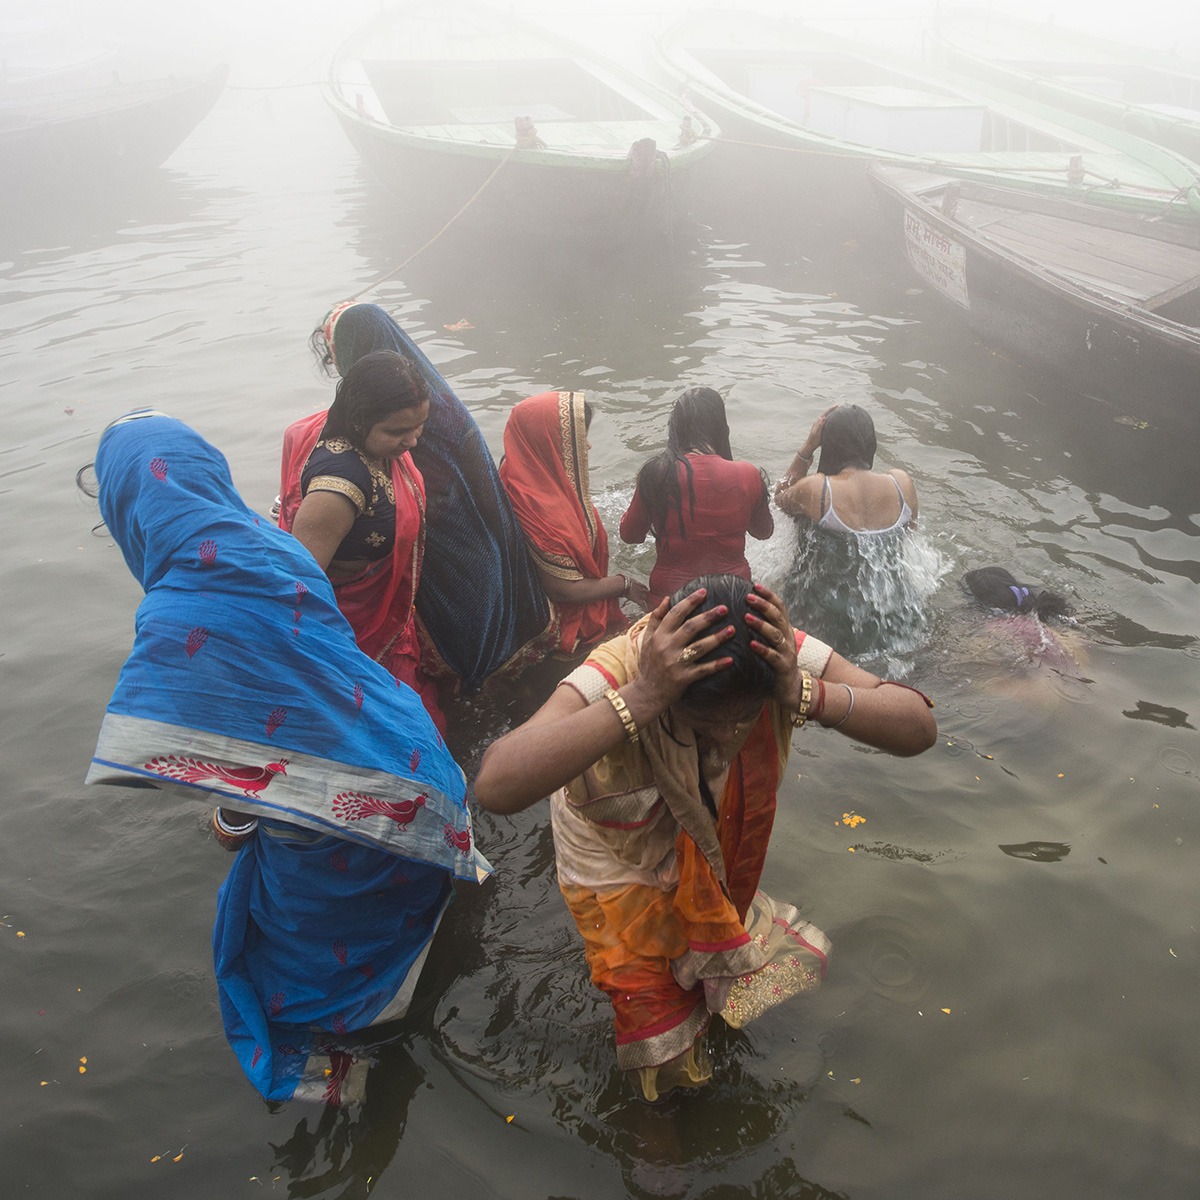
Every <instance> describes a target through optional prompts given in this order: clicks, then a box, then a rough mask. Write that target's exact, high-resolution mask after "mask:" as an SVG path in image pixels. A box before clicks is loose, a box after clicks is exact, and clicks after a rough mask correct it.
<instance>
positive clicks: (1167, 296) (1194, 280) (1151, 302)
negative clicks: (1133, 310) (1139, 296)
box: [1142, 275, 1200, 312]
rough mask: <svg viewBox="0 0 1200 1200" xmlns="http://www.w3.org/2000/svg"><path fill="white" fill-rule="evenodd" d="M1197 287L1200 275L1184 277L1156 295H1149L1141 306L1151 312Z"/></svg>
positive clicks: (1199, 285) (1199, 286)
mask: <svg viewBox="0 0 1200 1200" xmlns="http://www.w3.org/2000/svg"><path fill="white" fill-rule="evenodd" d="M1197 288H1200V275H1193V276H1192V277H1191V279H1185V280H1184V281H1183V282H1182V283H1177V284H1176V285H1175V286H1174V287H1172V288H1167V289H1166V290H1165V291H1162V292H1159V294H1158V295H1157V296H1151V297H1150V298H1149V299H1148V300H1147V301H1146V302H1145V303H1144V304H1143V305H1142V307H1143V308H1148V309H1150V310H1151V311H1152V312H1153V311H1154V310H1155V309H1159V308H1162V307H1163V305H1164V304H1170V303H1171V301H1172V300H1178V299H1179V298H1180V297H1181V296H1186V295H1187V294H1188V293H1189V292H1194V291H1196V290H1197Z"/></svg>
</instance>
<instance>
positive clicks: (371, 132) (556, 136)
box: [325, 0, 717, 237]
mask: <svg viewBox="0 0 1200 1200" xmlns="http://www.w3.org/2000/svg"><path fill="white" fill-rule="evenodd" d="M325 97H326V99H327V101H328V102H329V104H330V106H331V107H332V108H333V111H334V112H335V113H336V114H337V117H338V119H339V121H340V122H341V124H342V127H343V129H344V130H345V132H346V134H347V135H348V136H349V138H350V140H351V142H352V143H353V144H354V145H355V147H356V148H357V149H358V151H359V153H360V154H361V155H362V157H363V159H364V160H365V161H366V162H367V163H368V164H369V165H370V166H371V167H372V168H373V169H374V170H375V171H376V172H377V173H378V174H379V175H380V176H381V177H382V178H383V180H384V181H385V182H386V183H387V184H388V185H389V186H390V187H391V188H392V189H393V190H394V191H395V192H396V193H397V194H398V195H399V196H400V197H401V198H402V199H403V200H404V201H405V203H406V205H408V206H409V207H411V208H420V209H428V210H429V211H430V212H431V213H432V214H438V213H440V214H442V215H444V216H445V217H446V218H450V217H451V216H452V215H454V214H455V212H456V211H457V210H458V209H459V207H460V206H461V205H463V204H464V203H466V202H467V201H468V200H471V198H472V197H473V196H474V195H475V193H476V191H477V190H478V189H480V188H481V187H482V188H484V191H483V192H480V194H479V195H478V197H477V198H476V199H474V200H473V201H472V202H471V204H470V211H469V212H467V213H464V214H463V218H464V219H466V220H468V221H469V222H470V223H472V224H477V225H478V224H500V225H502V226H504V227H506V228H507V229H509V230H514V229H516V230H521V231H523V232H525V233H528V234H531V235H534V236H537V237H543V236H546V235H548V234H549V233H551V232H567V233H570V234H573V235H577V234H583V235H596V236H600V237H608V236H613V235H617V236H620V235H623V234H634V235H637V234H643V233H647V232H658V231H662V230H663V229H665V228H667V227H669V225H670V222H671V219H672V217H673V215H674V211H675V209H676V207H677V206H678V205H679V204H680V203H681V201H682V198H683V195H684V185H685V183H686V177H687V176H688V174H689V173H690V171H691V169H692V167H693V166H694V165H695V164H696V163H697V162H699V161H700V160H701V159H703V158H704V157H705V156H706V155H707V154H708V153H709V152H710V151H711V149H712V144H711V142H710V141H708V140H706V137H705V135H709V134H714V133H716V132H717V130H716V127H715V126H714V125H713V124H712V123H711V122H707V121H706V120H705V119H704V118H703V117H702V116H700V114H698V113H695V112H689V111H688V110H687V109H686V108H685V106H684V105H683V104H682V103H681V102H680V101H678V100H677V99H675V98H674V97H672V96H671V95H670V94H668V93H667V92H665V91H663V90H661V89H659V88H657V87H655V86H653V85H651V84H648V83H646V82H644V81H642V80H639V79H638V78H636V77H635V76H634V75H633V74H632V73H630V72H628V71H626V70H625V69H624V68H622V67H619V66H617V65H616V64H614V63H611V62H608V61H607V60H605V59H602V58H600V57H599V56H597V55H595V54H593V53H591V52H590V51H589V50H588V49H586V48H585V47H583V46H579V45H576V44H574V43H572V42H570V41H568V40H567V39H564V38H561V37H559V36H557V35H556V34H553V33H550V32H548V31H547V30H545V29H542V28H540V27H538V26H535V25H533V24H530V23H528V22H525V21H522V20H520V19H519V18H517V17H515V16H512V15H510V14H507V13H504V12H501V11H499V10H497V9H493V8H489V7H485V6H482V5H476V4H473V3H470V2H469V0H464V2H462V3H455V4H453V5H441V4H436V3H428V2H419V3H415V4H410V5H407V6H404V7H402V8H399V9H395V10H392V11H389V12H386V13H383V14H382V15H381V16H380V17H378V18H377V19H376V20H374V21H373V22H372V23H371V24H369V25H368V26H367V27H366V28H365V29H364V30H362V31H361V32H360V33H358V34H357V35H356V36H354V37H352V38H351V39H350V40H349V41H348V42H347V43H346V44H345V45H344V46H343V47H342V48H341V49H340V50H339V51H338V53H337V55H336V56H335V57H334V60H333V62H332V65H331V68H330V74H329V78H328V81H327V82H326V85H325ZM497 167H500V170H499V171H497V170H496V169H497ZM493 172H495V174H494V175H493Z"/></svg>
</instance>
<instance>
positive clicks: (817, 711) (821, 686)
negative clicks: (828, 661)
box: [808, 679, 825, 721]
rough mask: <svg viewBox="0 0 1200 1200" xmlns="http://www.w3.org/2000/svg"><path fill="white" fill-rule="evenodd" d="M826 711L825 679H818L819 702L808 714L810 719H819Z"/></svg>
mask: <svg viewBox="0 0 1200 1200" xmlns="http://www.w3.org/2000/svg"><path fill="white" fill-rule="evenodd" d="M824 711H825V680H823V679H818V680H817V702H816V704H814V705H813V706H812V711H811V712H810V713H809V714H808V719H809V720H810V721H815V720H817V719H818V718H819V717H820V715H821V714H822V713H823V712H824Z"/></svg>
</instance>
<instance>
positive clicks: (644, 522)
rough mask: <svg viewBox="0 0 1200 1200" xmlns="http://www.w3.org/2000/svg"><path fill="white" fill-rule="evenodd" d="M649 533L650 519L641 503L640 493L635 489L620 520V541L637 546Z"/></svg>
mask: <svg viewBox="0 0 1200 1200" xmlns="http://www.w3.org/2000/svg"><path fill="white" fill-rule="evenodd" d="M649 532H650V518H649V516H648V515H647V513H646V506H645V504H644V503H643V502H642V493H641V492H640V491H638V490H637V489H636V488H635V489H634V493H633V499H632V500H630V502H629V507H628V508H627V509H626V510H625V515H624V516H623V517H622V518H621V541H623V542H628V543H630V544H633V545H639V544H641V543H642V542H644V541H645V540H646V534H648V533H649Z"/></svg>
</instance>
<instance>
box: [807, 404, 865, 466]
mask: <svg viewBox="0 0 1200 1200" xmlns="http://www.w3.org/2000/svg"><path fill="white" fill-rule="evenodd" d="M874 462H875V422H874V421H872V420H871V414H870V413H868V412H867V410H866V409H865V408H860V407H859V406H858V405H857V404H839V405H838V406H837V408H835V409H834V410H833V412H831V413H830V414H829V415H828V416H827V417H826V418H825V426H824V428H823V429H822V431H821V462H820V465H819V466H818V468H817V469H818V470H819V471H820V472H821V473H822V474H824V475H837V474H838V473H839V472H841V471H844V470H845V469H846V468H847V467H857V468H858V469H859V470H860V471H869V470H870V469H871V467H872V465H873V464H874Z"/></svg>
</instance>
